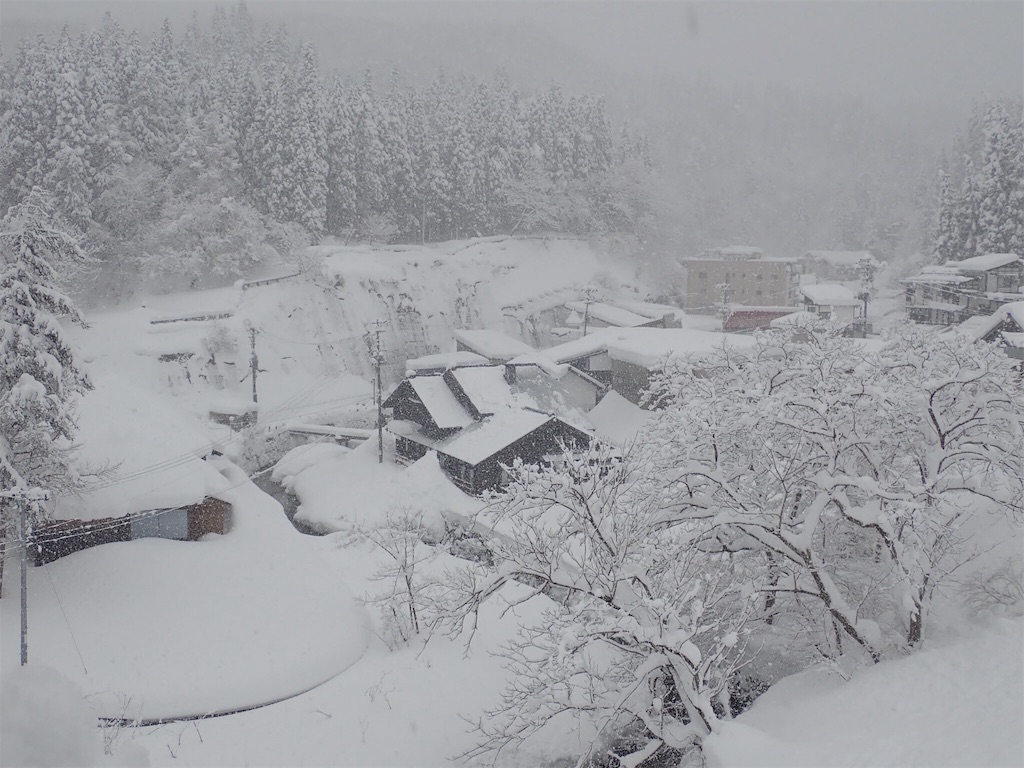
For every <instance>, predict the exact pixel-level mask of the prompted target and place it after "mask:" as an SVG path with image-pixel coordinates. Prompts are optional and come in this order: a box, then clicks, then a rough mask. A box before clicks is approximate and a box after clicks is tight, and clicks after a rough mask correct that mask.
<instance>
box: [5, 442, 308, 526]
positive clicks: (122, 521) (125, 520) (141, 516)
mask: <svg viewBox="0 0 1024 768" xmlns="http://www.w3.org/2000/svg"><path fill="white" fill-rule="evenodd" d="M324 442H326V438H324V439H321V440H314V441H312V442H310V443H308V444H307V445H305V446H303V450H302V452H301V453H297V454H296V456H297V457H298V456H303V455H304V454H306V453H307V452H308V451H310V450H312V449H313V448H314V447H315V446H317V445H322V444H323V443H324ZM275 466H276V465H275ZM272 469H274V467H268V468H266V469H261V470H259V471H258V472H254V473H253V474H251V475H247V476H246V478H245V479H244V480H242V481H240V482H238V483H235V484H234V485H231V486H228V487H227V488H223V489H221V490H218V491H217V493H227V492H228V491H233V490H235V489H236V488H241V487H242V486H243V485H245V484H246V483H249V482H252V481H253V480H254V479H255V478H257V477H259V476H260V475H265V474H266V473H267V472H270V471H271V470H272ZM191 506H192V504H182V505H180V506H177V507H169V508H167V509H154V510H149V511H146V512H141V513H137V514H135V515H132V514H130V513H129V514H127V515H122V516H121V517H118V518H115V520H114V521H113V522H110V523H107V524H104V525H100V526H94V527H90V528H88V529H87V530H84V531H78V532H75V533H67V534H64V535H62V536H52V537H51V536H46V537H45V538H44V539H43V541H44V542H45V543H47V544H52V543H55V542H58V541H66V540H68V539H77V538H81V537H82V536H85V535H89V534H96V533H102V532H104V531H109V530H112V529H114V528H120V527H121V526H124V525H126V524H130V523H133V522H136V521H139V520H150V519H153V518H157V517H161V516H163V515H166V514H170V513H171V512H181V511H182V510H186V509H188V508H189V507H191ZM58 522H59V521H58ZM7 541H8V542H10V543H19V542H21V543H24V542H26V541H31V540H30V539H27V538H24V537H19V538H14V539H7Z"/></svg>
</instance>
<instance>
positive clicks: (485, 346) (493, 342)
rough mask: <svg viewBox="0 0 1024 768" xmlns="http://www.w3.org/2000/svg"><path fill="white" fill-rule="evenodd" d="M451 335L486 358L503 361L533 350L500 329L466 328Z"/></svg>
mask: <svg viewBox="0 0 1024 768" xmlns="http://www.w3.org/2000/svg"><path fill="white" fill-rule="evenodd" d="M452 336H454V337H455V340H456V341H459V342H461V343H462V344H463V345H464V346H466V347H469V349H470V350H471V351H473V352H476V353H477V354H479V355H483V356H484V357H486V358H487V359H488V360H498V361H501V362H505V361H507V360H511V359H512V358H513V357H518V356H519V355H525V354H527V353H529V352H533V351H534V350H533V347H531V346H530V345H529V344H526V343H524V342H522V341H519V339H513V338H512V337H511V336H509V335H507V334H504V333H502V332H501V331H488V330H468V329H467V330H459V331H454V332H453V333H452Z"/></svg>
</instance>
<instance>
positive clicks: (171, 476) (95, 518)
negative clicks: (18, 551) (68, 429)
mask: <svg viewBox="0 0 1024 768" xmlns="http://www.w3.org/2000/svg"><path fill="white" fill-rule="evenodd" d="M78 427H79V430H78V437H79V439H80V441H81V448H80V453H79V456H80V458H81V460H82V461H83V463H84V464H85V465H86V466H90V467H95V468H97V469H103V470H105V471H104V472H103V473H102V476H101V477H100V479H98V480H97V481H96V482H94V483H92V484H86V485H85V486H84V487H83V488H82V489H81V490H80V491H78V492H76V493H69V494H63V495H58V496H56V497H55V498H54V500H53V502H52V506H51V508H50V509H49V510H48V512H49V514H48V515H47V521H46V522H45V523H43V524H41V525H39V526H37V527H36V536H35V539H36V542H37V544H38V548H37V552H36V561H37V562H38V563H48V562H52V561H53V560H55V559H57V558H59V557H63V556H65V555H68V554H71V553H73V552H78V551H81V550H83V549H87V548H89V547H93V546H97V545H100V544H107V543H111V542H117V541H131V540H133V539H140V538H152V537H156V538H165V539H175V540H179V541H197V540H199V539H201V538H202V537H203V536H205V535H206V534H209V533H220V534H223V533H227V532H228V531H229V530H230V528H231V521H232V507H231V503H230V498H231V496H230V494H229V491H230V487H231V484H230V483H229V482H228V480H227V479H226V478H225V477H224V476H223V475H222V474H221V473H220V472H219V471H218V470H217V468H216V467H215V466H214V465H213V464H212V463H211V462H210V461H207V458H209V457H211V455H212V454H213V452H214V451H213V442H212V440H211V439H210V437H209V435H208V434H207V432H206V430H205V429H204V428H203V426H202V425H201V424H200V423H199V422H198V421H197V420H196V419H194V418H193V417H191V416H190V415H188V414H186V413H184V412H182V411H179V410H178V409H177V408H176V407H175V406H174V405H173V404H172V403H170V402H168V401H167V399H166V398H162V397H160V396H158V395H155V394H153V393H152V392H148V391H144V390H141V389H138V388H136V387H134V386H133V385H131V384H130V383H129V382H127V381H124V380H119V379H113V378H108V379H105V380H103V381H101V382H97V384H96V387H95V389H94V390H92V391H91V392H88V393H87V394H86V395H85V396H84V397H83V398H82V399H81V400H80V402H79V406H78Z"/></svg>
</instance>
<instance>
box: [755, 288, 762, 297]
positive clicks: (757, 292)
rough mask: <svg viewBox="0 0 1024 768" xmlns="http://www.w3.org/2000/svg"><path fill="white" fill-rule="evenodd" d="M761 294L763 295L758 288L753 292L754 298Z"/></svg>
mask: <svg viewBox="0 0 1024 768" xmlns="http://www.w3.org/2000/svg"><path fill="white" fill-rule="evenodd" d="M762 293H763V291H762V290H761V289H760V288H758V289H757V290H756V291H754V294H755V295H756V296H760V295H761V294H762Z"/></svg>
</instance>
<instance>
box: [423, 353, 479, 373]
mask: <svg viewBox="0 0 1024 768" xmlns="http://www.w3.org/2000/svg"><path fill="white" fill-rule="evenodd" d="M471 365H490V361H489V360H488V359H487V358H486V357H484V356H483V355H478V354H476V353H475V352H438V353H437V354H436V355H424V356H423V357H416V358H413V359H411V360H406V361H405V367H406V369H407V370H410V371H435V370H447V369H449V368H459V367H461V366H471Z"/></svg>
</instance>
